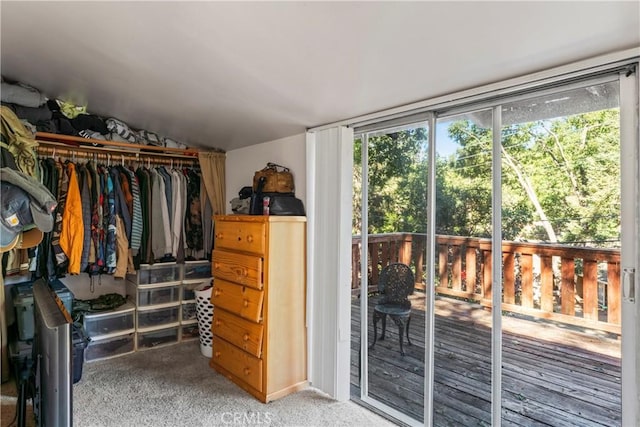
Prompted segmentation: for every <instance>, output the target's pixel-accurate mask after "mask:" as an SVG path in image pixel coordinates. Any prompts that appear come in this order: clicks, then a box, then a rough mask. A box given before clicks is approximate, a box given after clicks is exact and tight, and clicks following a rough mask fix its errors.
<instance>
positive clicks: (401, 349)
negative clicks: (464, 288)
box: [351, 124, 428, 424]
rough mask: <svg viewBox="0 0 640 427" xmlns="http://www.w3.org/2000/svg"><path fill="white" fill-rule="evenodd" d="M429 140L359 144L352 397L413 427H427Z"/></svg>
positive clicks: (390, 132)
mask: <svg viewBox="0 0 640 427" xmlns="http://www.w3.org/2000/svg"><path fill="white" fill-rule="evenodd" d="M427 140H428V127H427V125H426V124H412V125H408V126H402V127H399V128H393V129H384V130H381V131H376V132H370V133H367V134H364V135H361V136H357V137H356V141H355V144H354V157H355V161H354V164H355V168H354V170H355V174H354V195H355V199H354V207H355V208H354V217H353V218H354V222H353V229H354V231H353V251H352V253H353V258H352V259H353V279H352V280H353V281H354V285H353V286H352V288H353V298H352V316H353V320H352V325H353V329H354V331H355V332H354V333H353V335H352V353H351V357H352V359H351V360H352V367H353V368H354V369H352V392H353V393H354V394H357V395H359V396H358V397H360V398H361V399H362V400H363V401H365V402H366V403H368V404H370V405H372V406H375V407H377V408H378V409H380V410H382V411H384V412H387V413H388V414H390V415H391V416H393V417H395V418H396V419H398V420H400V421H403V422H405V423H409V424H417V423H422V422H423V420H424V387H425V386H424V363H425V310H424V308H425V279H424V277H425V261H426V257H425V254H426V230H427V197H426V194H427V193H426V191H427V155H428V151H427V148H428V141H427ZM363 159H364V161H363ZM362 177H365V178H366V180H364V181H363V179H362ZM363 192H364V193H365V194H366V197H364V198H363V197H362V193H363ZM363 203H364V208H363ZM363 215H364V216H363ZM363 230H364V232H363ZM363 234H364V235H365V236H364V238H362V236H363ZM363 265H366V268H363V267H362V266H363ZM363 337H365V338H366V343H367V345H365V346H362V345H361V338H363ZM356 375H357V376H358V378H356Z"/></svg>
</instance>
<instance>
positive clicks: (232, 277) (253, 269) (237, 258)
mask: <svg viewBox="0 0 640 427" xmlns="http://www.w3.org/2000/svg"><path fill="white" fill-rule="evenodd" d="M212 271H213V277H215V278H216V279H224V280H229V281H231V282H235V283H239V284H241V285H246V286H251V287H252V288H256V289H262V258H260V257H257V256H253V255H243V254H240V253H235V252H227V251H223V250H220V249H216V250H214V251H213V269H212Z"/></svg>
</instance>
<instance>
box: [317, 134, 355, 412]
mask: <svg viewBox="0 0 640 427" xmlns="http://www.w3.org/2000/svg"><path fill="white" fill-rule="evenodd" d="M352 179H353V130H352V129H349V128H347V127H344V126H340V127H335V128H331V129H326V130H321V131H316V132H314V133H308V134H307V227H308V228H307V286H308V288H307V295H308V299H307V301H308V303H307V304H308V305H307V313H308V319H307V324H308V325H309V329H308V342H309V379H310V381H311V384H312V385H313V386H314V387H316V388H318V389H320V390H322V391H324V392H325V393H328V394H329V395H331V396H332V397H333V398H335V399H337V400H348V399H349V397H350V396H349V395H350V393H349V378H350V369H349V368H350V351H351V349H350V345H351V342H350V338H351V234H352V233H351V221H352V219H351V218H352V190H353V183H352Z"/></svg>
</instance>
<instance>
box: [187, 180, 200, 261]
mask: <svg viewBox="0 0 640 427" xmlns="http://www.w3.org/2000/svg"><path fill="white" fill-rule="evenodd" d="M184 228H185V233H186V241H187V247H188V248H189V249H191V253H193V252H194V251H199V250H202V212H201V206H200V177H199V176H198V174H197V173H196V172H195V171H194V170H193V169H188V170H187V212H186V219H185V227H184ZM185 259H195V258H194V257H193V256H192V255H191V254H190V256H189V257H187V258H185Z"/></svg>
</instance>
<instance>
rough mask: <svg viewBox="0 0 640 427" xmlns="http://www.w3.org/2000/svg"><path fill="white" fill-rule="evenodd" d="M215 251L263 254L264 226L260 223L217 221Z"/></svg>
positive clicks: (264, 245)
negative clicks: (230, 250)
mask: <svg viewBox="0 0 640 427" xmlns="http://www.w3.org/2000/svg"><path fill="white" fill-rule="evenodd" d="M215 228H216V236H215V238H216V244H215V247H216V249H223V248H225V249H232V250H234V251H242V252H251V253H254V254H258V255H262V254H264V253H265V247H266V244H265V230H266V229H265V224H264V223H260V222H238V221H217V222H216V225H215Z"/></svg>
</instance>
